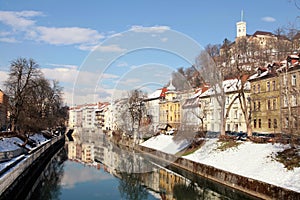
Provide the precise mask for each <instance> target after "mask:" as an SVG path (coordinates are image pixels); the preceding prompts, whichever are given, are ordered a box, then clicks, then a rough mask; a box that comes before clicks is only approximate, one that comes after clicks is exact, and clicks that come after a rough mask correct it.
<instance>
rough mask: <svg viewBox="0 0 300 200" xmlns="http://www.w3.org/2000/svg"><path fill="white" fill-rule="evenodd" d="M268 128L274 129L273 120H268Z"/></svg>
mask: <svg viewBox="0 0 300 200" xmlns="http://www.w3.org/2000/svg"><path fill="white" fill-rule="evenodd" d="M268 128H272V121H271V119H268Z"/></svg>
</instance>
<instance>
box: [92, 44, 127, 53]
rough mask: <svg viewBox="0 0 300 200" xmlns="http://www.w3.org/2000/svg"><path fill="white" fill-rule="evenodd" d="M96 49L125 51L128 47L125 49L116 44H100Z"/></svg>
mask: <svg viewBox="0 0 300 200" xmlns="http://www.w3.org/2000/svg"><path fill="white" fill-rule="evenodd" d="M95 50H96V51H100V52H124V51H126V49H123V48H121V47H120V46H118V45H116V44H112V45H107V46H102V45H99V46H98V47H97V48H96V49H95Z"/></svg>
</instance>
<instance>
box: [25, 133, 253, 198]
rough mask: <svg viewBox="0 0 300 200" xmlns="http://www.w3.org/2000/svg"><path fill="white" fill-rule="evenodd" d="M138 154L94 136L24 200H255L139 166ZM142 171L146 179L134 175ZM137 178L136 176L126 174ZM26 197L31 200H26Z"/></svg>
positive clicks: (73, 148)
mask: <svg viewBox="0 0 300 200" xmlns="http://www.w3.org/2000/svg"><path fill="white" fill-rule="evenodd" d="M141 160H145V159H144V158H142V157H139V155H138V154H137V153H134V152H132V151H127V150H125V149H121V148H119V147H117V146H115V145H113V144H112V143H110V142H109V141H107V140H106V139H105V136H103V135H97V136H95V134H92V133H85V134H80V136H78V135H77V136H75V138H74V141H68V142H66V145H65V147H64V148H63V149H61V150H60V151H59V152H58V153H57V154H56V155H55V156H54V157H53V158H52V160H51V161H50V162H49V164H48V165H47V167H46V168H45V169H44V171H43V172H42V174H41V175H40V176H39V178H38V180H37V181H36V184H34V185H33V187H32V189H31V191H30V192H28V193H26V194H24V196H23V197H24V199H43V200H50V199H62V200H64V199H66V200H69V199H72V200H74V199H85V200H90V199H105V200H106V199H135V200H139V199H184V200H185V199H256V198H255V197H252V196H249V195H247V194H244V193H241V192H239V191H236V190H233V189H232V188H228V187H225V186H223V185H220V184H217V183H214V182H212V181H209V180H207V179H204V178H201V177H199V176H195V175H193V174H192V173H189V172H187V171H184V170H180V169H177V168H172V169H171V168H168V167H160V166H159V165H156V164H149V163H148V164H146V165H145V164H139V166H137V162H140V161H141ZM141 167H142V168H143V170H142V171H143V173H135V172H137V169H141ZM131 170H133V171H131ZM128 172H134V173H128ZM25 197H27V198H25Z"/></svg>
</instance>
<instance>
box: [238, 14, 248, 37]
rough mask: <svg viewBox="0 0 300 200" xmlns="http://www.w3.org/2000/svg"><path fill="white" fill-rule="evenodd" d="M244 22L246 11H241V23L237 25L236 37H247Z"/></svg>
mask: <svg viewBox="0 0 300 200" xmlns="http://www.w3.org/2000/svg"><path fill="white" fill-rule="evenodd" d="M243 20H244V11H243V10H242V11H241V21H239V22H237V23H236V37H237V38H239V37H243V36H246V35H247V32H246V22H244V21H243Z"/></svg>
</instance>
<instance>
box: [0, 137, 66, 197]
mask: <svg viewBox="0 0 300 200" xmlns="http://www.w3.org/2000/svg"><path fill="white" fill-rule="evenodd" d="M33 137H35V139H36V140H35V141H39V142H38V145H37V146H35V147H33V148H30V147H29V146H27V152H26V153H24V154H21V155H19V156H17V157H15V158H13V159H11V160H9V161H6V162H3V163H1V166H2V167H1V174H0V194H1V196H0V199H10V198H8V197H10V196H13V197H14V198H15V197H16V196H17V194H19V193H20V191H22V190H23V189H24V188H25V186H27V187H30V186H31V185H30V184H27V183H29V182H30V181H31V179H32V178H33V177H34V176H37V175H38V174H39V173H38V172H39V171H40V170H41V169H42V168H43V165H44V163H46V162H47V159H49V158H50V157H51V156H52V155H53V154H54V153H55V152H56V151H57V150H58V149H59V148H61V147H63V145H64V141H65V136H64V135H60V136H55V137H53V138H51V139H45V138H44V139H43V138H42V137H41V136H33ZM5 140H6V139H5ZM15 144H16V143H11V145H9V147H11V148H15V147H14V145H15ZM17 146H19V145H17ZM8 149H9V148H8ZM6 150H7V149H6ZM27 175H28V176H29V177H28V176H27ZM12 191H16V192H17V193H16V192H12Z"/></svg>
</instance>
